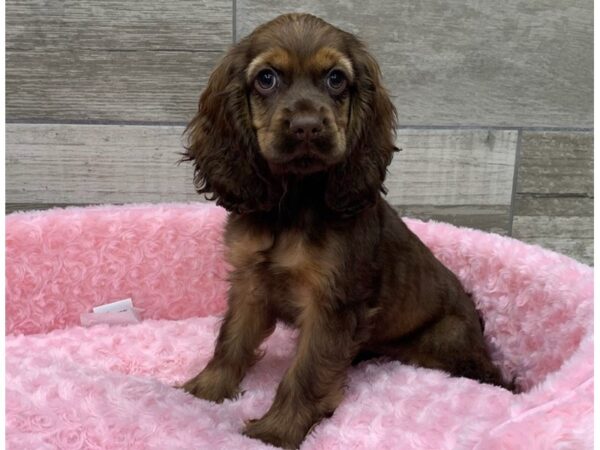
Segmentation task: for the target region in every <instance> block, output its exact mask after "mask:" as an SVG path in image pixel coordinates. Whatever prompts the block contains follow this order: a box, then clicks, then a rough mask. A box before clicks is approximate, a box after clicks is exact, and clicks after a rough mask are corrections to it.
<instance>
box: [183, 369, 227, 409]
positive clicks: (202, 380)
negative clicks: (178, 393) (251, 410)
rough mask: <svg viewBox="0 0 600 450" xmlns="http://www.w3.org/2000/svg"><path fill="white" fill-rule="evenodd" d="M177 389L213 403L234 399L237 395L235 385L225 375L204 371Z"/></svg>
mask: <svg viewBox="0 0 600 450" xmlns="http://www.w3.org/2000/svg"><path fill="white" fill-rule="evenodd" d="M178 387H180V388H181V389H183V390H184V391H186V392H188V393H190V394H192V395H193V396H195V397H198V398H201V399H204V400H209V401H211V402H215V403H221V402H222V401H223V400H225V399H231V398H234V397H236V396H237V395H238V393H239V390H238V387H237V385H235V384H234V383H232V382H231V381H229V380H228V378H227V376H226V374H220V373H219V372H217V371H212V370H204V371H203V372H200V373H199V374H198V375H196V376H195V377H194V378H192V379H190V380H188V381H186V382H185V383H184V384H183V385H182V386H178Z"/></svg>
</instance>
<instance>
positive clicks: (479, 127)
mask: <svg viewBox="0 0 600 450" xmlns="http://www.w3.org/2000/svg"><path fill="white" fill-rule="evenodd" d="M190 117H191V116H190ZM5 123H7V124H18V125H130V126H185V125H187V122H184V121H151V120H94V119H90V120H71V119H65V120H61V119H54V120H50V119H35V118H30V119H27V118H26V119H10V118H7V119H6V120H5ZM396 129H397V130H494V131H511V130H515V131H518V132H523V131H529V132H536V131H537V132H543V131H548V132H593V131H594V128H593V127H592V128H586V127H520V126H495V125H494V126H490V125H401V126H399V127H397V128H396Z"/></svg>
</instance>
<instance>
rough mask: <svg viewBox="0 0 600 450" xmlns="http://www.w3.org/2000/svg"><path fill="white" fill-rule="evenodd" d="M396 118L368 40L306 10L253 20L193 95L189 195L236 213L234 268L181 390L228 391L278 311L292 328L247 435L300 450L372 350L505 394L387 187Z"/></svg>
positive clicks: (476, 329) (453, 283) (228, 236)
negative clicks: (211, 341)
mask: <svg viewBox="0 0 600 450" xmlns="http://www.w3.org/2000/svg"><path fill="white" fill-rule="evenodd" d="M395 117H396V113H395V109H394V106H393V105H392V103H391V101H390V99H389V97H388V94H387V93H386V90H385V88H384V87H383V86H382V83H381V74H380V70H379V67H378V65H377V63H376V62H375V60H374V59H373V57H372V56H371V55H370V54H369V53H368V52H367V50H366V49H365V47H364V45H363V44H362V43H361V42H360V41H359V40H358V39H357V38H356V37H354V36H353V35H351V34H349V33H346V32H344V31H341V30H339V29H337V28H335V27H333V26H332V25H329V24H328V23H326V22H324V21H323V20H320V19H318V18H317V17H314V16H311V15H307V14H289V15H284V16H280V17H278V18H276V19H275V20H273V21H271V22H268V23H266V24H264V25H262V26H260V27H258V28H257V29H256V30H255V31H254V32H253V33H252V34H250V35H249V36H248V37H246V38H245V39H243V40H242V41H240V42H239V43H238V44H237V45H235V46H234V47H233V48H232V49H231V50H230V51H229V52H228V53H227V54H226V55H225V57H224V58H223V59H222V61H221V62H220V64H219V65H218V67H217V68H216V69H215V70H214V72H213V73H212V75H211V76H210V79H209V82H208V85H207V87H206V89H205V90H204V92H203V93H202V95H201V97H200V105H199V110H198V113H197V115H196V116H195V117H194V119H193V120H192V121H191V123H190V124H189V126H188V128H187V131H186V133H187V137H188V146H187V153H186V158H187V159H188V160H193V161H194V163H195V183H196V186H197V190H198V192H200V193H206V194H211V196H212V197H211V198H212V199H214V200H216V201H217V204H219V205H222V206H223V207H225V208H226V209H227V210H228V211H229V212H230V214H229V218H228V221H227V225H226V230H225V243H226V248H227V252H226V258H227V261H228V262H229V264H230V265H231V268H232V270H231V276H230V289H229V297H228V305H229V308H228V311H227V313H226V315H225V318H224V320H223V323H222V325H221V329H220V332H219V335H218V338H217V343H216V348H215V352H214V356H213V357H212V359H211V360H210V362H209V363H208V365H207V366H206V368H205V369H204V370H203V371H202V372H200V373H199V374H198V375H197V376H195V377H194V378H192V379H191V380H189V381H188V382H187V383H185V384H184V386H183V389H185V390H186V391H187V392H189V393H191V394H193V395H195V396H197V397H199V398H203V399H207V400H211V401H214V402H221V401H222V400H223V399H226V398H232V397H234V396H236V395H237V394H238V392H239V385H240V382H241V381H242V379H243V377H244V375H245V374H246V372H247V371H248V369H249V368H250V367H251V366H252V365H253V364H254V363H256V361H257V360H258V359H259V358H260V356H261V354H260V352H259V351H258V348H259V345H260V344H261V342H262V341H263V340H264V339H265V338H266V337H267V336H269V335H270V334H271V333H272V332H273V330H274V328H275V324H276V322H277V320H281V321H283V322H285V323H287V324H290V325H292V326H295V327H297V328H298V329H299V337H298V348H297V352H296V355H295V357H294V360H293V362H292V364H291V366H290V367H289V369H288V370H287V372H286V373H285V375H284V377H283V380H282V381H281V384H280V385H279V387H278V389H277V393H276V395H275V400H274V401H273V404H272V406H271V408H270V409H269V411H268V412H267V413H266V414H265V415H264V416H263V417H262V418H260V419H258V420H252V421H249V422H248V423H247V424H246V426H245V429H244V434H245V435H247V436H250V437H252V438H256V439H260V440H262V441H264V442H266V443H270V444H273V445H276V446H280V447H286V448H297V447H298V446H299V445H300V443H301V442H302V440H303V439H304V437H305V436H306V434H307V433H308V432H309V430H310V429H311V427H313V426H314V425H315V424H316V423H317V422H318V421H319V420H321V419H323V418H324V417H327V416H330V415H331V414H332V413H333V411H334V410H335V408H336V407H337V406H338V404H339V403H340V401H341V400H342V397H343V387H344V382H345V374H346V371H347V369H348V367H349V366H350V365H351V364H352V362H353V361H354V362H357V361H360V360H363V359H366V358H369V357H373V356H384V357H388V358H392V359H396V360H399V361H401V362H403V363H406V364H412V365H416V366H421V367H427V368H433V369H440V370H444V371H446V372H448V373H449V374H451V375H454V376H462V377H468V378H473V379H475V380H479V381H482V382H485V383H492V384H495V385H498V386H503V387H506V388H512V386H511V385H510V384H508V383H507V382H505V381H504V380H503V378H502V376H501V374H500V372H499V370H498V369H497V368H496V367H495V366H494V365H493V364H492V362H491V360H490V356H489V353H488V351H487V349H486V344H485V342H484V338H483V332H482V327H481V325H480V322H479V317H478V314H477V311H476V309H475V306H474V304H473V301H472V300H471V298H470V297H469V295H467V294H466V293H465V291H464V289H463V288H462V286H461V284H460V282H459V281H458V279H457V278H456V276H454V275H453V274H452V273H451V272H450V271H449V270H448V269H447V268H446V267H444V266H443V265H442V264H441V263H440V262H439V261H438V260H437V259H436V258H435V257H434V256H433V254H432V253H431V252H430V251H429V250H428V249H427V247H425V245H424V244H423V243H421V241H419V239H418V238H417V237H416V236H415V235H414V234H413V233H412V232H411V231H410V230H409V229H408V228H407V227H406V226H405V224H404V223H403V222H402V220H400V218H399V217H398V215H397V214H396V212H395V211H394V210H393V209H392V208H391V206H390V205H389V204H388V203H386V201H385V200H384V199H383V198H382V196H381V193H382V192H384V188H383V182H384V178H385V175H386V168H387V166H388V164H389V163H390V161H391V159H392V154H393V152H394V150H395V147H394V129H395V126H396V119H395Z"/></svg>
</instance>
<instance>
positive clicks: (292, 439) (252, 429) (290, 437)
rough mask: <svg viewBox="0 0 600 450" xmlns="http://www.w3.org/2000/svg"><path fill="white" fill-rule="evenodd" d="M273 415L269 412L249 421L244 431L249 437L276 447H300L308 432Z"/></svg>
mask: <svg viewBox="0 0 600 450" xmlns="http://www.w3.org/2000/svg"><path fill="white" fill-rule="evenodd" d="M272 417H273V416H269V415H268V414H267V415H265V416H264V417H263V418H262V419H253V420H249V421H247V422H246V426H245V427H244V431H243V432H242V433H243V434H244V435H245V436H248V437H249V438H252V439H258V440H260V441H263V442H264V443H266V444H271V445H274V446H276V447H281V448H287V449H297V448H298V447H300V444H301V443H302V441H303V440H304V436H305V434H306V433H304V432H302V430H298V429H297V428H295V427H294V424H293V423H286V422H285V421H284V420H277V418H275V419H273V418H272ZM280 419H281V418H280Z"/></svg>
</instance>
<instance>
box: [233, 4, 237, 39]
mask: <svg viewBox="0 0 600 450" xmlns="http://www.w3.org/2000/svg"><path fill="white" fill-rule="evenodd" d="M232 1H233V5H232V9H233V18H232V22H233V33H232V34H233V44H235V43H236V42H237V0H232Z"/></svg>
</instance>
